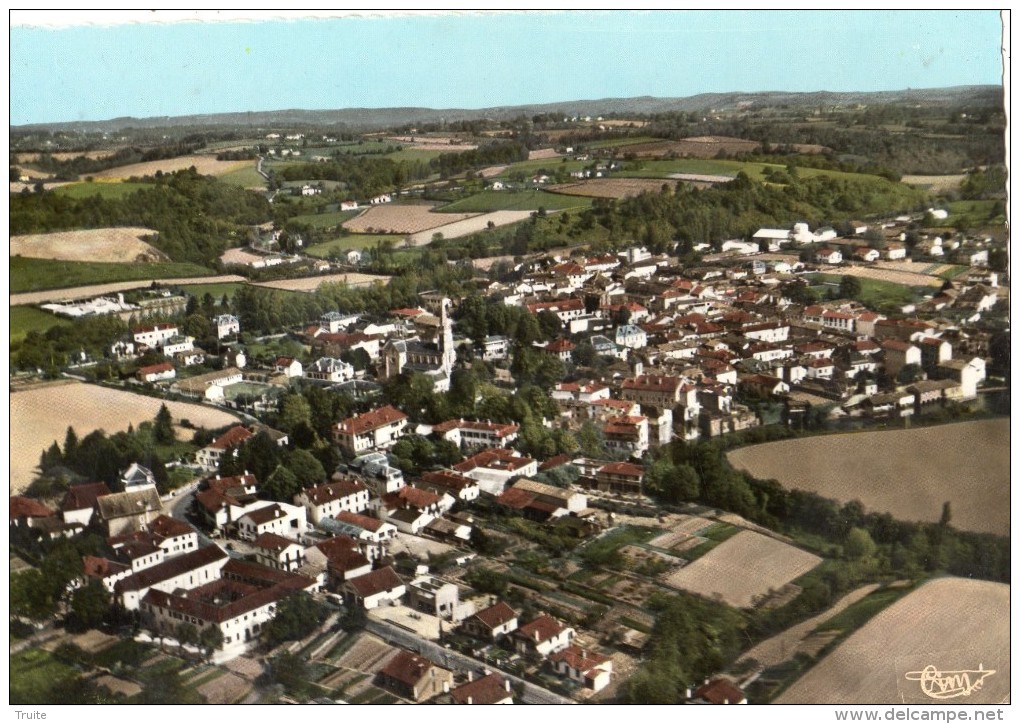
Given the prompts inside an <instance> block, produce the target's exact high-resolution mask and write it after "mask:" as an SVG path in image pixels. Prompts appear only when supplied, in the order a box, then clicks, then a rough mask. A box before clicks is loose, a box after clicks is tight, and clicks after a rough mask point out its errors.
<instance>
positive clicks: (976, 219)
mask: <svg viewBox="0 0 1020 724" xmlns="http://www.w3.org/2000/svg"><path fill="white" fill-rule="evenodd" d="M1003 203H1004V202H1002V201H995V200H994V199H982V200H980V201H950V202H949V203H948V204H946V210H947V211H949V218H948V219H946V221H945V222H938V223H945V224H949V225H953V226H957V227H958V228H961V227H964V226H968V227H972V226H994V225H1000V224H1005V223H1006V216H1005V214H1004V213H1003V210H1004V208H1005V207H1004V206H1003Z"/></svg>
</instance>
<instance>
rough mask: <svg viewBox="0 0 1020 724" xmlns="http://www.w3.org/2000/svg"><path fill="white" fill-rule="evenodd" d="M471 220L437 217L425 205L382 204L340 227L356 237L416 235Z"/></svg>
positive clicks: (463, 215) (454, 215) (442, 215)
mask: <svg viewBox="0 0 1020 724" xmlns="http://www.w3.org/2000/svg"><path fill="white" fill-rule="evenodd" d="M472 216H475V214H438V213H435V212H433V211H432V206H431V205H424V204H423V205H393V204H383V205H381V206H373V207H371V208H369V209H366V210H365V211H364V212H362V213H360V214H358V215H357V216H355V217H354V218H353V219H350V220H348V221H345V222H344V223H343V227H344V228H345V229H348V230H350V231H353V232H355V233H369V234H371V233H376V234H415V233H418V232H420V231H427V230H429V229H434V228H436V227H437V226H442V225H443V224H449V223H451V222H453V221H459V220H461V219H468V218H471V217H472ZM483 228H484V226H483Z"/></svg>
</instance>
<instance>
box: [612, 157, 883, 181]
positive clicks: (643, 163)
mask: <svg viewBox="0 0 1020 724" xmlns="http://www.w3.org/2000/svg"><path fill="white" fill-rule="evenodd" d="M765 169H773V170H776V171H785V170H786V167H785V166H782V165H780V164H776V163H752V162H745V161H724V160H715V159H707V158H677V159H662V160H652V159H649V160H639V161H630V162H626V163H625V164H624V168H623V169H622V170H620V171H617V172H615V174H614V175H616V176H622V177H625V178H627V177H629V178H664V177H668V176H669V175H670V174H674V173H693V174H708V175H711V176H733V177H736V175H737V174H738V173H740V172H741V171H743V172H744V173H746V174H747V175H748V176H750V177H751V178H752V179H755V180H757V181H767V180H768V179H766V178H765V175H764V172H765ZM797 174H798V175H799V176H800V177H801V178H813V177H815V176H831V177H832V178H836V179H866V180H869V181H876V180H883V181H884V180H885V179H880V177H878V176H872V175H869V174H860V173H848V172H846V171H829V170H827V169H821V168H806V167H804V166H798V167H797Z"/></svg>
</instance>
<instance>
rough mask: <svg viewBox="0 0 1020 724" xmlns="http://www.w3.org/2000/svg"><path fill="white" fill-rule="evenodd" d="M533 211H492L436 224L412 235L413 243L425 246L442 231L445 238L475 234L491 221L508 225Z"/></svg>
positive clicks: (486, 226)
mask: <svg viewBox="0 0 1020 724" xmlns="http://www.w3.org/2000/svg"><path fill="white" fill-rule="evenodd" d="M531 213H532V212H531V211H492V212H489V213H488V214H479V215H475V216H470V218H466V219H463V220H461V221H455V222H454V223H452V224H443V225H442V226H434V227H432V228H431V229H428V230H426V231H421V232H418V233H417V234H412V235H411V243H412V244H414V245H415V246H423V245H425V244H428V243H429V242H430V241H432V235H433V234H435V233H440V234H442V235H443V238H445V239H456V238H457V237H458V236H465V235H467V234H474V233H475V232H477V231H485V229H486V228H488V225H489V222H490V221H491V222H492V223H493V224H494V225H496V226H506V225H507V224H514V223H517V222H518V221H524V220H525V219H527V218H529V217H530V216H531ZM436 215H437V216H469V215H467V214H436Z"/></svg>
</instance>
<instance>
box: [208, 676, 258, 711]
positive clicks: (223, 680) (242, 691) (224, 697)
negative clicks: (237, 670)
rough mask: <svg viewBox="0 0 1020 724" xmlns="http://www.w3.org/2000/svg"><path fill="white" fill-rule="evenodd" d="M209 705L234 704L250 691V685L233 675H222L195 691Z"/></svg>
mask: <svg viewBox="0 0 1020 724" xmlns="http://www.w3.org/2000/svg"><path fill="white" fill-rule="evenodd" d="M196 691H198V693H199V694H201V695H202V696H204V697H205V700H206V702H208V703H209V704H234V703H235V702H237V701H239V700H240V699H241V698H242V697H244V696H245V695H246V694H247V693H248V692H249V691H251V684H249V683H248V682H247V681H245V680H244V679H242V678H241V677H240V676H237V675H235V674H223V675H222V676H217V677H216V678H214V679H211V680H210V681H207V682H205V683H204V684H202V685H201V686H199V687H198V689H196Z"/></svg>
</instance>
